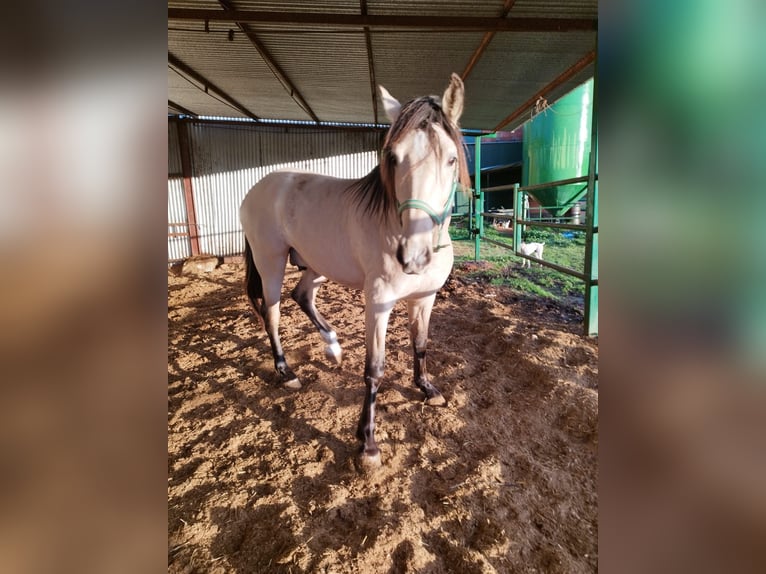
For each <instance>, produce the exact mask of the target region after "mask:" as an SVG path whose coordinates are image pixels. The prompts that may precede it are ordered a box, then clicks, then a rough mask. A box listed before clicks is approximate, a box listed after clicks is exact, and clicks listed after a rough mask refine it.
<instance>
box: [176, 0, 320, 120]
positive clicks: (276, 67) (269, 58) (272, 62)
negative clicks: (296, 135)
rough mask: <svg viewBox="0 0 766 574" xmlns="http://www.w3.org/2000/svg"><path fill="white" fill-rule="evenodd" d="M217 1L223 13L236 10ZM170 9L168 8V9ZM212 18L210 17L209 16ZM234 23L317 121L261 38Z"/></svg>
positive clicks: (237, 21)
mask: <svg viewBox="0 0 766 574" xmlns="http://www.w3.org/2000/svg"><path fill="white" fill-rule="evenodd" d="M218 3H219V4H220V5H221V6H223V8H224V10H223V12H225V13H232V12H238V11H237V10H233V9H232V7H231V3H230V2H229V0H218ZM169 10H170V9H169ZM213 12H215V13H223V12H221V11H219V10H213ZM211 20H212V18H211ZM235 23H236V24H237V26H238V27H239V29H240V30H242V32H243V33H244V34H245V36H247V38H248V40H250V43H251V44H252V45H253V46H254V47H255V49H256V50H257V51H258V53H259V54H260V55H261V58H263V61H264V62H265V63H266V65H267V66H268V67H269V69H270V70H271V72H272V74H274V76H275V77H276V78H277V80H279V83H280V84H282V87H283V88H284V89H285V91H286V92H287V93H288V94H290V97H291V98H292V99H293V100H294V101H295V103H296V104H298V107H299V108H301V109H302V110H303V111H304V112H306V114H308V115H309V117H311V119H312V120H314V121H315V122H316V123H319V118H318V117H317V115H316V114H315V113H314V110H312V109H311V106H309V104H308V102H307V101H306V99H305V98H304V97H303V94H301V93H300V91H298V88H296V87H295V84H293V82H292V80H290V78H289V77H288V75H287V74H286V73H285V71H284V70H283V69H282V66H280V65H279V64H278V63H277V61H276V60H275V59H274V56H272V55H271V52H269V50H268V48H266V46H265V45H264V44H263V42H261V40H260V39H259V38H258V36H256V34H255V32H253V30H252V29H250V27H249V26H248V25H247V24H245V23H244V22H243V21H241V20H239V19H237V20H235Z"/></svg>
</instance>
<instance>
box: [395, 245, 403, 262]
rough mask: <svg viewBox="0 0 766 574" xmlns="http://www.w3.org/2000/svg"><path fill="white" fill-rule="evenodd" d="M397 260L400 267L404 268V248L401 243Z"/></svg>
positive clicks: (397, 251)
mask: <svg viewBox="0 0 766 574" xmlns="http://www.w3.org/2000/svg"><path fill="white" fill-rule="evenodd" d="M396 260H397V261H398V262H399V265H401V266H402V267H404V246H403V245H402V244H401V243H400V244H399V248H398V249H397V250H396Z"/></svg>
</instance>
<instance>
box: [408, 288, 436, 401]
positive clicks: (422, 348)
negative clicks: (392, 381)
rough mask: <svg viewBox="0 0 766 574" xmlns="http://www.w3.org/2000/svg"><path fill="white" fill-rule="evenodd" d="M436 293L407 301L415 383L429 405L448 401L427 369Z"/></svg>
mask: <svg viewBox="0 0 766 574" xmlns="http://www.w3.org/2000/svg"><path fill="white" fill-rule="evenodd" d="M435 299H436V294H434V295H431V296H430V297H424V298H423V299H415V300H410V301H407V313H408V315H409V321H410V338H411V339H412V350H413V354H414V358H415V365H414V369H413V371H414V379H415V385H416V386H417V387H418V388H419V389H420V390H421V391H423V393H424V394H425V395H426V403H427V404H429V405H443V404H444V403H445V402H446V401H445V400H444V397H443V396H442V394H441V393H440V392H439V389H437V388H436V387H435V386H433V385H432V384H431V381H429V380H428V371H427V370H426V346H427V344H428V324H429V322H430V320H431V309H432V308H433V306H434V300H435Z"/></svg>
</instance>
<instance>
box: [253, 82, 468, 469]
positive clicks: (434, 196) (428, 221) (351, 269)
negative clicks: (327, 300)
mask: <svg viewBox="0 0 766 574" xmlns="http://www.w3.org/2000/svg"><path fill="white" fill-rule="evenodd" d="M379 90H380V96H381V100H382V102H383V105H384V108H385V111H386V115H387V116H388V118H389V119H390V120H391V127H390V128H389V130H388V132H387V134H386V137H385V140H384V143H383V150H382V153H381V158H380V163H379V165H378V166H377V167H375V168H374V169H373V170H372V171H371V172H370V173H369V174H368V175H366V176H365V177H363V178H361V179H359V180H348V179H338V178H334V177H329V176H324V175H317V174H312V173H307V172H299V171H277V172H274V173H271V174H269V175H267V176H266V177H264V178H263V179H262V180H261V181H259V182H258V183H257V184H256V185H255V186H254V187H253V188H252V189H251V190H250V191H249V192H248V194H247V196H246V197H245V199H244V201H243V202H242V206H241V207H240V220H241V221H242V226H243V229H244V232H245V265H246V271H245V284H246V291H247V295H248V298H249V299H250V301H251V303H252V305H253V307H254V309H255V310H256V312H257V314H258V315H260V317H261V318H262V319H263V324H264V326H265V329H266V333H267V334H268V337H269V341H270V343H271V350H272V353H273V355H274V366H275V368H276V370H277V373H278V375H279V379H280V382H281V384H282V385H284V386H285V387H286V388H288V389H299V388H301V383H300V380H299V379H298V377H297V376H296V375H295V373H294V372H293V370H292V369H291V368H290V367H289V366H288V364H287V362H286V361H285V355H284V352H283V350H282V344H281V342H280V339H279V305H280V295H281V290H282V282H283V279H284V274H285V267H286V265H287V261H288V260H289V261H290V263H291V264H293V265H295V266H297V267H298V269H299V270H301V271H302V275H301V278H300V280H299V282H298V285H297V286H296V287H295V289H294V290H293V291H292V294H291V296H292V298H293V299H294V300H295V301H296V302H297V303H298V305H299V306H300V308H301V309H302V310H303V311H304V312H305V313H306V315H307V316H308V318H309V319H310V320H311V322H312V323H313V324H314V326H316V328H317V329H318V330H319V334H320V335H321V337H322V339H323V340H324V342H325V344H326V347H325V353H326V355H327V357H328V358H329V359H330V360H333V361H336V362H338V363H339V362H340V359H341V348H340V345H339V343H338V337H337V334H336V333H335V331H334V329H333V328H332V327H331V326H330V324H329V323H328V322H327V320H326V319H325V318H324V317H323V316H322V315H321V314H320V313H319V311H318V310H317V308H316V304H315V300H316V295H317V291H318V290H319V287H320V286H321V285H322V284H323V283H324V282H325V281H327V280H330V281H332V282H335V283H339V284H342V285H346V286H348V287H351V288H354V289H360V290H362V291H363V292H364V301H365V331H366V335H365V348H366V356H365V367H364V382H365V385H366V393H365V398H364V405H363V406H362V413H361V416H360V418H359V425H358V427H357V431H356V435H357V437H358V438H359V440H360V441H362V443H363V445H362V448H361V461H362V463H363V464H365V465H369V466H373V467H374V466H378V465H379V464H380V450H379V449H378V445H377V444H376V443H375V438H374V431H375V398H376V395H377V392H378V388H379V385H380V383H381V377H382V376H383V371H384V366H385V343H386V329H387V327H388V319H389V315H390V313H391V310H392V308H393V307H394V304H395V303H396V302H397V301H399V300H402V299H404V300H405V301H406V302H407V312H408V314H409V328H410V336H411V341H412V348H413V354H414V383H415V385H416V386H417V387H418V388H419V389H420V390H421V391H422V392H423V393H424V395H425V402H426V403H428V404H430V405H442V404H444V403H445V399H444V397H443V396H442V394H441V393H440V392H439V390H438V389H437V388H436V387H435V386H434V385H433V384H432V383H431V381H430V380H429V376H428V373H427V371H426V344H427V340H428V324H429V320H430V316H431V309H432V307H433V305H434V300H435V298H436V292H437V291H438V290H439V288H441V286H442V285H443V284H444V282H445V281H446V280H447V277H448V276H449V273H450V270H451V269H452V262H453V252H452V243H451V241H450V237H449V233H448V227H449V222H450V214H451V212H452V203H453V197H454V193H455V191H456V189H457V188H458V187H459V185H462V186H464V188H466V189H467V188H468V185H469V183H470V181H469V179H468V169H467V165H466V159H465V153H464V147H463V143H462V138H461V134H460V128H459V127H458V120H459V118H460V115H461V114H462V111H463V95H464V88H463V82H462V81H461V80H460V78H459V77H458V76H457V75H456V74H452V77H451V79H450V83H449V86H448V87H447V89H446V90H445V92H444V95H443V96H442V97H441V99H440V98H439V97H437V96H424V97H420V98H416V99H414V100H411V101H409V102H407V103H405V104H404V105H402V104H400V103H399V102H398V101H397V100H396V99H395V98H394V97H392V96H391V95H390V94H389V93H388V91H386V89H385V88H383V87H382V86H379ZM318 222H321V223H318Z"/></svg>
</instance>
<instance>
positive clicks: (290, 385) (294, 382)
mask: <svg viewBox="0 0 766 574" xmlns="http://www.w3.org/2000/svg"><path fill="white" fill-rule="evenodd" d="M282 386H283V387H284V388H286V389H290V390H291V391H297V390H298V389H300V388H301V387H302V386H303V385H301V381H300V379H299V378H298V377H295V378H294V379H290V380H289V381H285V382H284V383H282Z"/></svg>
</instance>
